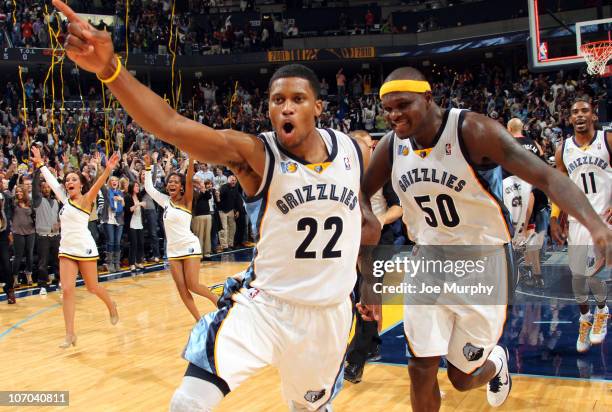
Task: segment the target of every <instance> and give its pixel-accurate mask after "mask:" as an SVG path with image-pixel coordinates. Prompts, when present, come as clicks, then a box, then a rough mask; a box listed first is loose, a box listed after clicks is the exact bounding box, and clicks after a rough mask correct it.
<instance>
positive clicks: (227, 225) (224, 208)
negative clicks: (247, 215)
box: [219, 175, 242, 251]
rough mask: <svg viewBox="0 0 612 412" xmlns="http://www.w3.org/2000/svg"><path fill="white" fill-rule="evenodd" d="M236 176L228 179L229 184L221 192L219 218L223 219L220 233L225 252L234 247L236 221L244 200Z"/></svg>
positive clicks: (220, 241) (221, 244)
mask: <svg viewBox="0 0 612 412" xmlns="http://www.w3.org/2000/svg"><path fill="white" fill-rule="evenodd" d="M236 183H237V180H236V176H234V175H231V176H230V177H228V178H227V183H226V184H224V185H223V186H221V189H220V190H219V217H220V218H221V230H220V231H219V243H220V246H221V249H223V251H226V250H229V249H232V248H233V247H234V236H235V235H236V219H237V218H238V214H239V210H240V204H241V203H242V198H241V197H240V193H239V192H238V188H237V187H236Z"/></svg>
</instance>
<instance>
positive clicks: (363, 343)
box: [344, 130, 402, 383]
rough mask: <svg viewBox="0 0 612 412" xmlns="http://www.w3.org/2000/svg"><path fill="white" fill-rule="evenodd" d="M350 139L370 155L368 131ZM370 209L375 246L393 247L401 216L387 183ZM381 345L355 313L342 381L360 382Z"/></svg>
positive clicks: (373, 329) (371, 324)
mask: <svg viewBox="0 0 612 412" xmlns="http://www.w3.org/2000/svg"><path fill="white" fill-rule="evenodd" d="M351 137H353V138H355V139H359V140H361V141H362V142H363V143H364V144H365V145H366V146H367V147H368V148H369V149H370V152H373V151H374V147H375V141H374V140H372V137H371V136H370V134H369V133H368V132H366V131H363V130H356V131H354V132H352V133H351ZM372 210H373V212H374V214H375V215H376V218H377V219H378V220H379V221H380V225H381V228H382V229H381V230H382V232H381V236H380V240H379V242H378V244H379V245H393V244H394V243H393V242H394V240H395V235H394V232H393V228H392V227H391V224H392V223H393V222H395V221H396V220H398V219H399V218H400V217H402V208H401V207H400V204H399V199H398V197H397V195H396V194H395V192H394V191H393V187H392V186H391V183H387V184H386V185H385V186H384V187H383V188H381V189H380V190H378V191H377V192H376V193H375V194H374V196H372ZM381 258H383V259H384V257H383V256H377V259H381ZM359 283H361V279H360V280H359V282H358V284H357V285H356V287H355V296H356V299H359V291H360V285H359ZM381 343H382V341H381V339H380V336H379V335H378V324H377V322H376V321H366V320H363V318H362V317H361V315H360V314H359V313H357V314H356V319H355V334H354V335H353V339H352V340H351V343H350V345H349V348H348V350H347V352H346V367H345V368H344V379H345V380H347V381H349V382H352V383H359V382H361V379H362V376H363V370H364V368H365V364H366V362H368V361H377V360H380V358H381V355H380V344H381Z"/></svg>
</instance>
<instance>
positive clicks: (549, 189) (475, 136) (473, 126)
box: [462, 113, 612, 262]
mask: <svg viewBox="0 0 612 412" xmlns="http://www.w3.org/2000/svg"><path fill="white" fill-rule="evenodd" d="M462 135H463V137H464V139H463V140H464V142H465V145H466V146H467V150H468V153H469V156H470V159H471V161H472V162H474V163H476V164H479V165H482V164H487V163H497V164H499V165H501V166H502V167H503V168H504V169H506V170H508V171H509V172H510V173H513V174H515V175H516V176H518V177H520V178H521V179H523V180H525V181H526V182H528V183H531V184H532V185H534V186H536V187H537V188H539V189H541V190H543V191H544V192H545V193H546V194H547V195H548V197H550V199H551V201H553V202H554V203H556V204H557V205H559V207H560V208H561V209H562V210H564V211H566V212H567V213H569V214H570V215H572V216H574V217H575V218H576V219H577V220H578V221H579V222H580V223H582V224H583V225H584V226H585V227H586V228H587V229H588V230H589V232H591V235H592V237H593V241H594V243H595V244H596V245H597V246H598V247H600V248H601V250H602V251H604V252H605V253H606V256H607V259H608V262H612V256H610V255H611V254H612V233H611V231H610V230H609V229H608V228H607V227H606V226H605V225H604V223H603V221H602V218H601V217H600V216H599V215H598V214H597V213H596V212H595V210H593V207H592V206H591V204H590V203H589V201H588V200H587V198H586V196H585V195H584V194H583V193H582V192H581V191H580V189H579V188H578V186H576V185H575V184H573V183H572V181H571V180H570V179H569V178H568V177H567V176H566V175H564V174H563V173H561V172H560V171H559V170H555V169H553V168H552V167H550V166H548V165H547V164H546V163H545V162H542V161H541V160H540V159H539V158H538V157H537V156H536V155H534V154H533V153H531V152H529V151H528V150H525V149H523V148H522V147H521V145H520V144H518V143H517V142H516V140H515V139H514V138H513V137H512V136H510V134H509V133H508V132H507V131H506V129H504V128H503V127H502V126H501V125H500V124H499V123H497V122H495V121H493V120H491V119H489V118H488V117H485V116H483V115H480V114H477V113H467V115H466V116H465V121H464V122H463V127H462Z"/></svg>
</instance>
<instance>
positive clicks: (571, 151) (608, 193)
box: [563, 130, 612, 221]
mask: <svg viewBox="0 0 612 412" xmlns="http://www.w3.org/2000/svg"><path fill="white" fill-rule="evenodd" d="M611 151H612V149H611V148H610V147H608V143H607V141H606V133H605V132H604V131H602V130H599V131H597V132H596V133H595V137H594V138H593V140H592V141H591V143H589V144H588V145H586V146H583V147H579V146H578V144H577V143H576V140H575V138H571V139H566V140H565V141H564V142H563V164H564V165H565V169H566V170H567V173H568V174H569V178H570V179H571V180H572V182H574V183H575V184H576V185H577V186H578V187H579V188H580V190H582V192H583V193H584V194H585V196H586V197H587V199H589V202H590V203H591V206H593V209H595V211H596V212H597V213H599V214H602V213H604V212H605V211H606V209H607V208H608V207H610V205H612V168H611V167H610V152H611ZM569 219H570V220H574V221H575V219H574V218H573V217H572V216H570V217H569Z"/></svg>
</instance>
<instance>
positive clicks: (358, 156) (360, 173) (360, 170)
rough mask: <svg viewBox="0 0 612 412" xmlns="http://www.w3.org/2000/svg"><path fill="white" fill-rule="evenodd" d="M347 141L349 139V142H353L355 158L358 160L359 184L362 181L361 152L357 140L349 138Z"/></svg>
mask: <svg viewBox="0 0 612 412" xmlns="http://www.w3.org/2000/svg"><path fill="white" fill-rule="evenodd" d="M349 139H351V142H353V145H354V146H355V150H356V151H357V158H358V159H359V182H361V181H362V180H363V152H362V151H361V147H359V143H357V140H355V139H353V138H352V137H349Z"/></svg>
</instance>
